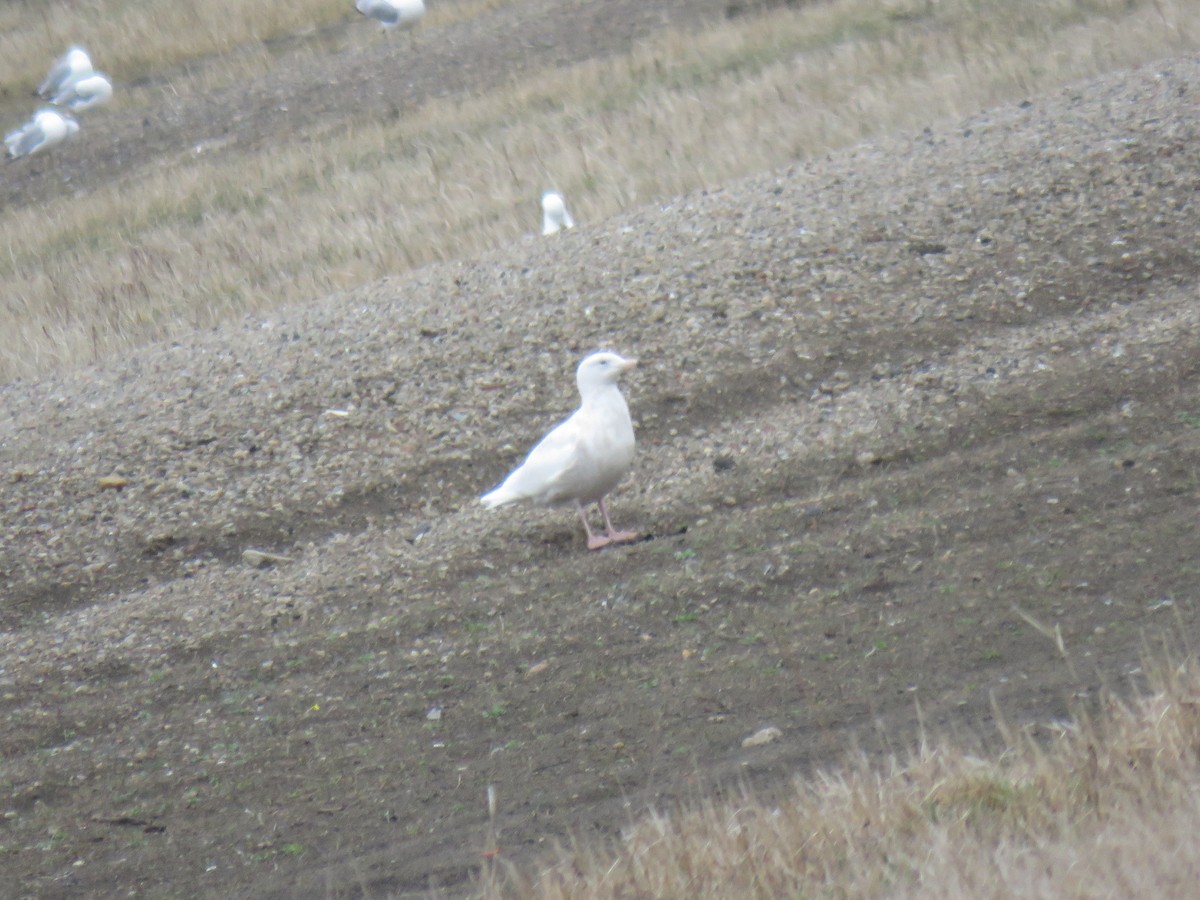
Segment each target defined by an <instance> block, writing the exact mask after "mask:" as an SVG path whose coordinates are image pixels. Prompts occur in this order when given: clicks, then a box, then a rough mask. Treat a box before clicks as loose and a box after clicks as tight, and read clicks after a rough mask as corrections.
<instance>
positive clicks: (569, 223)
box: [542, 191, 575, 235]
mask: <svg viewBox="0 0 1200 900" xmlns="http://www.w3.org/2000/svg"><path fill="white" fill-rule="evenodd" d="M574 227H575V220H574V219H572V218H571V214H570V213H569V212H567V204H566V202H565V201H564V200H563V198H562V194H560V193H559V192H558V191H546V193H544V194H542V234H544V235H545V234H554V233H555V232H558V231H560V230H562V229H563V228H574Z"/></svg>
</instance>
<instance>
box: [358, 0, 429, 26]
mask: <svg viewBox="0 0 1200 900" xmlns="http://www.w3.org/2000/svg"><path fill="white" fill-rule="evenodd" d="M354 8H355V9H357V10H358V11H359V12H360V13H362V14H363V15H364V16H366V17H367V18H368V19H374V20H375V21H376V22H378V23H379V24H380V25H382V26H383V28H384V30H385V31H390V30H391V29H393V28H412V27H413V26H414V25H416V24H417V23H418V22H419V21H421V19H422V18H423V17H424V16H425V2H424V0H357V2H356V3H355V4H354Z"/></svg>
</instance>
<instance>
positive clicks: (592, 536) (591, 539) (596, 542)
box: [575, 500, 612, 550]
mask: <svg viewBox="0 0 1200 900" xmlns="http://www.w3.org/2000/svg"><path fill="white" fill-rule="evenodd" d="M575 508H576V509H577V510H579V518H580V520H581V521H582V522H583V530H584V531H586V532H587V537H588V541H587V544H588V549H589V550H599V549H600V548H601V547H607V546H608V545H609V544H611V543H612V538H607V537H602V536H601V535H598V534H596V533H595V532H593V531H592V526H591V525H590V524H588V520H587V510H586V509H584V508H583V504H582V503H580V502H579V501H578V500H577V501H575ZM609 530H610V531H611V530H612V529H609Z"/></svg>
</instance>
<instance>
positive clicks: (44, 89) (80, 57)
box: [37, 45, 93, 97]
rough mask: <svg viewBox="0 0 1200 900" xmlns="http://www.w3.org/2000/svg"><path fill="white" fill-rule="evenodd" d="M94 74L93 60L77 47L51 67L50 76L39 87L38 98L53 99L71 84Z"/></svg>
mask: <svg viewBox="0 0 1200 900" xmlns="http://www.w3.org/2000/svg"><path fill="white" fill-rule="evenodd" d="M92 73H93V69H92V58H91V57H90V56H88V54H87V51H86V50H84V49H83V48H82V47H80V46H78V45H76V46H74V47H72V48H71V49H70V50H68V51H67V52H66V53H65V54H64V55H63V57H62V58H61V59H59V60H56V61H55V63H54V65H53V66H51V67H50V74H49V75H47V76H46V80H45V81H43V82H42V83H41V84H40V85H38V89H37V93H38V96H40V97H52V96H54V95H56V94H58V93H59V92H60V91H62V90H63V89H64V88H65V87H67V86H68V85H69V84H70V83H71V82H73V81H78V80H79V79H80V78H87V77H88V76H90V75H91V74H92Z"/></svg>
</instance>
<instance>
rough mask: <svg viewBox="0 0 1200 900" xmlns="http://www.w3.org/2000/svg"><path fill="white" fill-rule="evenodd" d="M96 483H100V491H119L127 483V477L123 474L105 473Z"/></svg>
mask: <svg viewBox="0 0 1200 900" xmlns="http://www.w3.org/2000/svg"><path fill="white" fill-rule="evenodd" d="M97 484H99V485H100V490H102V491H119V490H121V489H122V488H123V487H125V485H127V484H129V479H128V478H126V477H125V476H124V475H105V476H103V477H102V478H101V479H100V480H99V481H98V482H97Z"/></svg>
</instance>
